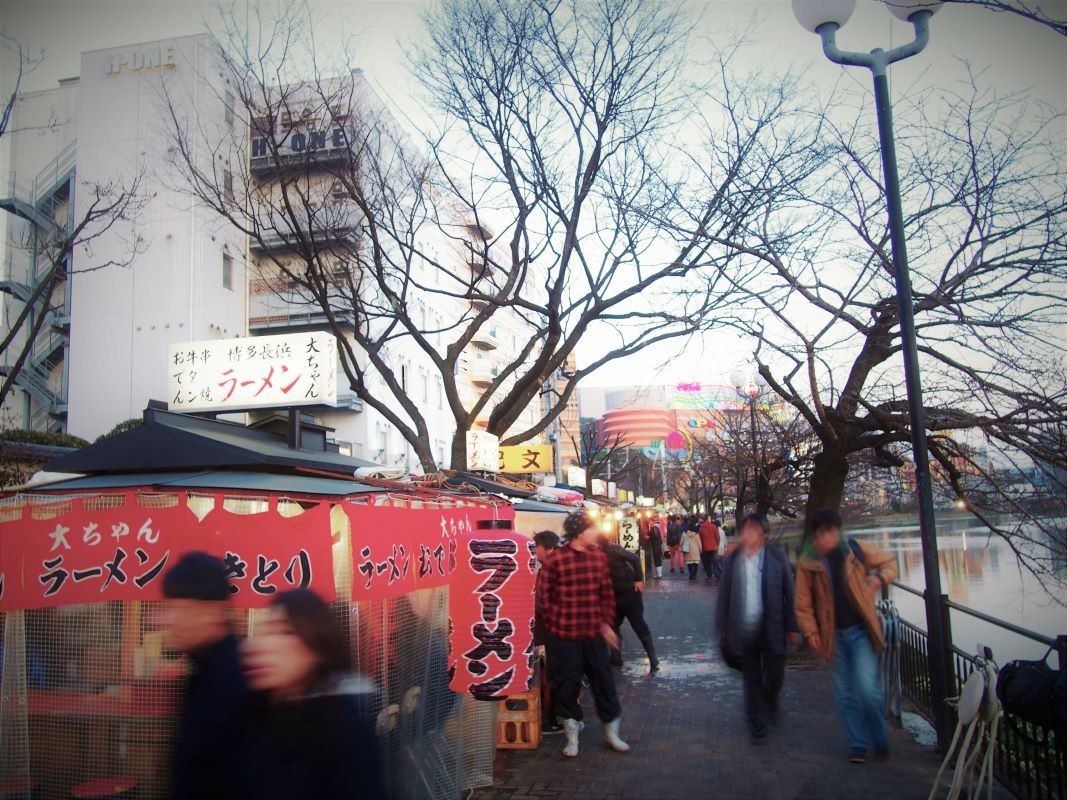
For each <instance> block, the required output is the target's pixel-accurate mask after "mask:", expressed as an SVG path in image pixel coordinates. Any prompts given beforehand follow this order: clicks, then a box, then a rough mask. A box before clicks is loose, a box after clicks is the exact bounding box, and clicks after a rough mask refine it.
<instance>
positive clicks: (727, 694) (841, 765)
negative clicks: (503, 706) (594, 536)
mask: <svg viewBox="0 0 1067 800" xmlns="http://www.w3.org/2000/svg"><path fill="white" fill-rule="evenodd" d="M715 596H716V589H715V588H714V587H712V586H709V585H707V584H705V582H704V579H703V577H701V578H700V579H699V581H698V582H696V583H690V582H689V581H688V580H687V579H683V578H680V577H679V576H677V575H671V574H670V572H669V571H667V572H666V574H665V575H664V577H663V579H662V580H661V581H659V582H658V583H657V582H651V583H650V584H648V590H647V592H646V598H645V618H646V619H647V620H648V623H649V626H650V627H651V628H652V632H653V634H654V635H655V637H656V641H657V646H658V649H659V655H660V659H661V661H662V670H661V671H660V672H659V673H657V674H655V675H649V674H648V670H647V661H646V660H645V657H644V652H643V651H641V646H640V643H639V642H638V641H637V638H636V637H635V636H634V635H633V633H632V632H630V630H629V626H628V625H627V624H626V623H624V632H623V636H624V639H625V644H624V648H623V653H624V656H625V657H626V659H627V663H626V666H624V667H623V668H622V669H621V670H617V671H616V677H617V679H618V684H619V693H620V697H621V700H622V707H623V717H622V728H621V733H622V736H623V738H624V739H625V740H626V741H627V742H629V743H630V746H631V747H632V748H633V750H632V752H630V753H629V754H625V755H620V754H617V753H613V752H610V751H608V750H606V749H605V748H604V746H603V744H602V741H601V728H600V723H599V721H598V720H597V719H596V715H595V713H594V711H593V708H592V702H591V698H590V697H589V692H588V691H585V692H583V698H582V699H583V703H584V708H585V716H586V729H585V731H584V733H583V735H582V739H581V743H582V750H581V753H580V755H579V756H578V758H576V759H574V760H568V759H564V758H562V757H561V755H560V750H561V749H562V747H563V737H562V736H549V737H545V739H544V740H543V741H542V743H541V747H540V748H538V749H537V750H533V751H530V750H501V751H498V756H497V760H496V768H495V783H494V785H493V786H492V787H486V788H483V789H479V790H478V791H477V792H476V793H475V798H477V800H504V799H505V798H507V800H532V799H533V798H538V800H564V798H603V800H640V799H641V798H648V800H670V799H671V798H679V799H680V800H705V798H760V799H761V800H763V799H764V798H766V799H767V800H775V799H776V798H789V799H790V800H792V799H793V798H797V799H799V798H857V799H858V800H876V798H886V799H887V800H888V799H889V798H892V799H893V800H898V799H899V798H925V797H926V796H927V795H928V793H929V791H930V787H931V786H932V785H933V781H934V777H935V776H936V774H937V768H938V764H939V759H938V756H937V755H936V754H935V753H934V751H933V749H932V748H930V747H926V746H922V745H920V744H918V743H917V742H916V741H915V740H914V738H913V737H912V736H911V735H910V734H909V733H908V732H907V731H905V730H893V729H892V728H891V731H890V732H891V736H892V745H893V759H892V761H891V762H890V763H889V764H879V763H873V762H869V763H867V764H864V765H862V766H856V765H852V764H849V763H848V761H847V760H846V759H845V753H846V743H845V736H844V732H843V730H842V727H841V723H840V721H839V719H838V716H837V712H836V709H835V707H834V702H833V694H832V690H831V688H830V682H829V678H828V676H827V675H826V672H825V671H824V670H823V669H821V668H820V667H818V666H817V665H816V664H815V663H813V661H812V660H811V658H810V656H807V655H806V651H805V654H804V655H799V656H796V657H792V658H791V659H790V664H789V666H788V668H787V670H786V678H785V689H784V690H783V692H782V697H781V721H780V723H779V724H778V726H777V727H772V729H771V733H770V737H769V740H768V742H767V743H766V744H764V745H762V746H756V745H753V744H752V743H751V741H750V739H749V737H748V733H747V727H746V725H745V723H744V719H743V717H742V713H741V681H740V677H739V675H738V674H737V673H735V672H733V671H732V670H730V669H729V668H728V667H727V666H726V665H725V664H724V663H723V662H722V661H721V660H720V657H719V654H718V650H717V648H713V647H712V643H713V642H712V636H713V619H714V613H715Z"/></svg>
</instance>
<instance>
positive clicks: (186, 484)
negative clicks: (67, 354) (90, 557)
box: [32, 469, 382, 497]
mask: <svg viewBox="0 0 1067 800" xmlns="http://www.w3.org/2000/svg"><path fill="white" fill-rule="evenodd" d="M133 486H138V487H143V486H151V487H153V488H158V489H235V490H247V491H254V492H270V493H273V494H318V495H333V496H338V497H343V496H346V495H352V494H368V493H371V492H380V491H382V490H381V489H380V488H378V487H375V486H368V485H367V484H365V483H360V482H358V481H351V480H345V479H343V478H324V477H319V476H317V475H292V474H288V475H287V474H274V473H268V472H247V471H244V470H233V469H225V470H202V471H199V472H150V473H145V472H129V473H123V474H121V475H118V474H114V475H89V476H85V477H78V478H67V479H64V480H59V481H55V482H54V483H46V484H41V485H39V486H34V487H32V488H33V490H34V491H43V492H84V491H96V490H101V489H122V488H129V487H133Z"/></svg>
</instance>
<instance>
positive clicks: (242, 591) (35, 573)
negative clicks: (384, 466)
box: [0, 493, 336, 611]
mask: <svg viewBox="0 0 1067 800" xmlns="http://www.w3.org/2000/svg"><path fill="white" fill-rule="evenodd" d="M123 499H124V502H123V504H122V505H118V506H115V507H111V508H102V509H92V508H86V507H85V506H84V504H83V503H82V501H81V500H77V499H75V500H73V501H72V505H71V508H70V510H69V511H67V512H66V513H64V514H62V515H60V516H58V517H53V518H51V519H33V518H32V515H31V509H32V506H30V505H29V504H27V505H26V506H24V507H23V509H22V516H21V517H20V518H19V519H16V520H11V521H7V522H4V523H2V524H0V610H2V611H13V610H16V609H32V608H47V607H51V606H62V605H75V604H80V603H100V602H104V601H110V600H118V601H135V600H160V599H162V597H163V594H162V583H163V576H164V575H165V574H166V570H167V569H168V567H169V566H171V565H173V564H174V563H175V562H176V561H177V560H178V559H179V558H181V556H182V554H184V553H188V552H191V551H193V550H204V551H206V552H208V553H211V554H212V555H215V556H218V557H219V558H220V559H222V560H223V562H224V563H225V564H226V566H227V569H228V570H229V576H230V583H231V587H230V591H231V592H232V593H233V596H232V597H231V602H232V603H233V604H234V605H235V606H236V607H238V608H261V607H265V606H267V605H269V603H270V600H271V597H272V596H273V595H275V594H277V593H278V592H282V591H285V590H286V589H292V588H296V587H298V586H303V587H308V588H311V589H313V590H314V591H315V592H317V593H318V594H319V595H321V596H322V597H323V598H324V599H325V600H327V601H332V600H333V599H334V598H335V597H336V591H335V587H334V580H333V554H332V552H331V540H330V519H329V507H328V506H327V505H325V504H318V505H316V506H314V507H312V508H310V509H308V510H307V511H305V512H304V513H302V514H299V515H297V516H293V517H285V516H282V515H280V514H279V513H278V511H277V503H276V501H273V500H272V501H271V502H270V504H269V508H268V510H267V511H265V512H263V513H259V514H234V513H231V512H229V511H226V510H224V509H223V508H222V498H221V497H219V498H216V502H215V508H214V509H213V510H212V511H210V512H209V513H208V514H207V516H205V517H204V518H203V520H200V519H198V518H197V516H196V514H194V513H193V512H192V510H190V509H189V507H188V506H187V505H186V503H185V500H184V497H181V498H180V501H179V503H178V504H177V505H175V506H169V507H163V508H147V507H143V506H141V505H140V504H139V503H138V500H137V495H136V494H133V493H130V494H126V495H124V496H123Z"/></svg>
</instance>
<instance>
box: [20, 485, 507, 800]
mask: <svg viewBox="0 0 1067 800" xmlns="http://www.w3.org/2000/svg"><path fill="white" fill-rule="evenodd" d="M26 502H29V503H30V504H31V505H32V506H33V513H34V517H36V518H48V517H54V516H57V515H59V514H62V513H64V512H66V511H68V510H69V509H70V506H71V504H70V498H54V497H49V498H35V497H21V498H17V499H8V500H6V501H0V520H4V521H5V522H9V521H11V520H13V519H17V517H18V515H19V513H21V504H22V503H26ZM84 502H85V503H86V506H87V507H89V508H94V507H95V508H102V507H107V506H110V505H115V504H116V503H118V502H121V501H119V500H116V499H115V498H113V497H107V496H97V497H87V498H84ZM139 502H140V503H142V504H143V505H151V506H154V507H159V506H165V505H172V504H174V503H176V502H178V497H177V496H176V495H160V494H154V495H143V496H139ZM216 502H222V503H223V506H224V507H225V508H226V509H227V510H228V511H231V512H234V513H257V512H261V511H264V510H266V508H267V501H266V498H226V499H225V500H223V501H220V500H219V499H218V498H215V497H212V496H203V495H197V496H189V497H188V503H189V505H190V507H191V508H192V509H193V511H194V512H195V513H196V514H197V515H198V516H199V517H203V516H204V515H205V514H206V513H208V511H210V510H211V508H213V507H214V505H215V503H216ZM301 505H302V504H301V503H298V502H296V501H287V500H284V499H283V500H282V501H281V502H279V504H278V508H279V512H280V513H282V514H284V515H295V514H299V513H301V511H302V507H301ZM304 505H306V503H304ZM331 523H332V529H333V541H334V545H333V550H334V570H335V581H336V586H337V601H336V602H335V603H334V609H335V613H336V614H337V618H338V620H339V621H340V622H341V624H342V625H343V627H344V629H345V632H346V634H347V635H348V637H349V641H350V644H351V649H352V660H353V666H354V669H355V670H356V671H357V672H359V673H362V674H364V675H366V676H367V677H369V678H371V679H372V680H373V681H374V682H375V684H376V685H377V687H378V696H377V700H376V703H375V705H374V712H375V715H376V727H377V730H378V733H379V741H380V744H381V748H382V753H383V758H384V759H385V768H386V775H387V780H388V781H389V783H390V785H391V790H392V793H393V796H394V797H396V798H399V799H400V800H422V799H423V798H449V800H451V799H452V798H455V797H458V796H459V795H460V794H461V792H462V790H463V789H465V788H467V787H471V786H478V785H485V784H488V783H491V782H492V762H493V755H494V743H493V715H494V712H495V704H493V703H478V702H476V701H474V700H471V699H470V698H466V697H461V696H460V695H457V694H455V693H453V692H451V691H450V690H449V689H448V680H449V676H448V670H447V655H448V589H447V588H446V587H442V588H438V589H425V590H421V591H418V592H413V593H411V594H408V595H405V596H402V597H397V598H392V599H389V600H384V601H374V602H358V603H352V602H351V586H352V573H351V553H350V547H351V538H350V531H349V530H348V519H347V517H346V515H345V514H344V512H343V510H342V509H340V508H334V509H333V510H332V513H331ZM13 530H14V526H13V525H5V526H4V527H3V528H2V529H0V536H4V535H11V533H12V531H13ZM382 535H388V533H387V532H383V533H382ZM0 546H2V541H0ZM162 612H163V604H162V603H157V602H140V603H117V602H105V603H96V604H87V605H72V606H62V607H59V608H49V609H39V610H31V611H14V612H9V613H7V614H0V645H2V647H3V650H2V654H0V663H2V666H3V675H2V679H0V785H2V784H4V783H5V782H14V781H19V780H24V781H32V782H35V784H36V789H35V791H34V794H33V796H34V797H35V798H38V797H39V798H67V797H69V796H70V791H71V787H72V786H74V785H77V784H78V783H81V782H84V781H88V780H92V779H97V778H127V779H132V780H134V781H136V782H137V784H138V790H137V796H138V798H142V800H154V799H155V798H160V800H162V798H165V797H167V786H168V780H169V776H168V774H167V764H168V760H169V755H170V746H171V741H172V738H173V735H174V730H175V718H176V711H177V709H178V707H179V704H180V687H181V682H182V680H183V676H184V670H185V662H184V660H183V659H182V658H181V657H180V655H179V654H177V653H174V652H171V651H168V650H167V649H166V647H165V645H164V630H163V613H162ZM264 613H265V612H264V611H246V610H240V609H234V610H233V612H232V621H233V627H234V630H235V632H236V634H237V635H238V636H239V637H244V636H254V635H255V630H256V626H257V622H258V621H259V620H260V619H262V615H263V614H264Z"/></svg>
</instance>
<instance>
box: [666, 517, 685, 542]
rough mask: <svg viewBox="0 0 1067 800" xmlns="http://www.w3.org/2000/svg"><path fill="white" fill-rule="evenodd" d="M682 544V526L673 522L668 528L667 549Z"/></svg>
mask: <svg viewBox="0 0 1067 800" xmlns="http://www.w3.org/2000/svg"><path fill="white" fill-rule="evenodd" d="M681 542H682V526H681V525H679V524H678V523H677V522H672V523H670V524H669V525H668V526H667V547H674V546H676V545H678V544H681Z"/></svg>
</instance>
